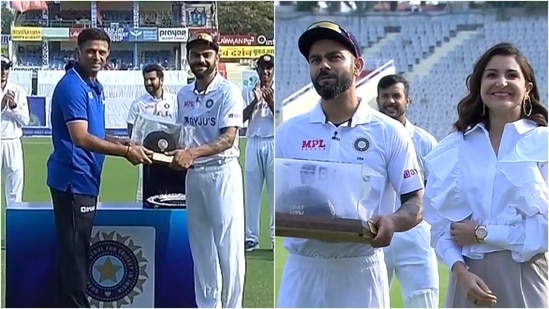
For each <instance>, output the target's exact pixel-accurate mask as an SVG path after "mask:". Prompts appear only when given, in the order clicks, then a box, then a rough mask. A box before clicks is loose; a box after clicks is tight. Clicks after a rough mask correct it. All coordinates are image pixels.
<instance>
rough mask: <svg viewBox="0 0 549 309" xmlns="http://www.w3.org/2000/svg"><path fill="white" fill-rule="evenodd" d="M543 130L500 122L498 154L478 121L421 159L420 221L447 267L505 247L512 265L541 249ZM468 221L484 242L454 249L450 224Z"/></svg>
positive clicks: (544, 186)
mask: <svg viewBox="0 0 549 309" xmlns="http://www.w3.org/2000/svg"><path fill="white" fill-rule="evenodd" d="M548 135H549V134H548V128H547V127H537V125H536V124H535V123H534V122H532V121H530V120H525V119H522V120H518V121H516V122H513V123H509V124H507V125H505V127H504V130H503V136H502V138H501V143H500V146H499V151H498V155H497V156H496V154H495V152H494V150H493V148H492V144H491V142H490V137H489V133H488V131H487V130H486V128H485V126H484V124H478V125H476V126H475V127H473V128H472V129H471V130H469V131H467V132H466V133H465V135H463V134H461V133H458V132H454V133H452V134H450V135H449V136H447V137H446V138H444V139H443V140H442V141H441V142H440V143H439V144H438V146H437V147H435V149H433V151H432V152H431V153H430V154H428V155H427V157H426V158H425V164H426V166H427V169H428V170H429V178H428V179H427V188H426V190H425V195H424V203H423V204H424V211H423V213H424V218H425V220H426V221H427V222H428V223H430V224H431V233H432V235H431V238H432V239H431V245H432V246H433V247H434V248H435V251H436V253H437V255H438V256H439V257H441V258H442V259H443V261H444V262H445V263H446V265H448V267H450V268H451V267H452V266H453V265H454V263H456V262H459V261H461V262H463V261H464V258H463V257H464V256H465V257H469V258H471V259H482V258H483V257H484V254H485V253H489V252H496V251H502V250H510V251H511V254H512V257H513V259H514V260H515V261H517V262H525V261H528V260H529V259H530V258H532V257H533V256H534V255H536V254H538V253H540V252H547V249H548V247H547V241H548V239H547V211H548V209H547V204H548V202H549V199H548V195H549V192H548V188H547V174H548V172H547V168H548V164H547V161H548V158H547V157H548V150H547V147H548V141H547V139H548ZM464 219H472V220H474V221H476V222H477V223H478V224H481V225H485V226H486V227H487V230H488V235H487V237H486V239H485V242H484V244H475V245H471V246H465V247H459V246H458V245H456V244H455V243H454V242H453V241H452V239H451V235H450V224H451V223H452V222H459V221H462V220H464Z"/></svg>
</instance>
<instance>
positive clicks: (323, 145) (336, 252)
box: [275, 102, 423, 257]
mask: <svg viewBox="0 0 549 309" xmlns="http://www.w3.org/2000/svg"><path fill="white" fill-rule="evenodd" d="M275 149H276V150H275V157H276V158H292V159H311V160H326V161H333V162H346V163H355V164H361V165H366V166H368V167H370V168H371V169H373V170H375V171H376V172H377V173H379V174H380V175H381V177H382V181H381V183H378V187H376V189H377V191H378V192H380V195H379V197H378V198H379V199H378V200H372V201H371V203H372V204H371V205H372V206H371V207H369V208H368V209H369V210H368V211H369V212H370V214H374V213H376V212H378V211H380V212H382V213H389V212H391V213H392V212H394V211H396V209H395V204H396V200H397V198H398V196H397V194H398V195H402V194H406V193H410V192H414V191H417V190H419V189H422V188H423V179H422V177H421V175H420V174H419V173H418V168H419V167H418V163H417V159H416V153H415V150H414V146H413V143H412V139H411V138H410V134H408V132H407V131H406V129H405V128H404V126H403V125H402V124H401V123H400V122H398V121H396V120H394V119H392V118H390V117H388V116H386V115H383V114H382V113H380V112H378V111H376V110H374V109H373V108H371V107H370V106H369V105H368V104H366V102H362V103H361V104H360V105H359V107H358V109H357V111H356V112H355V114H354V115H353V117H352V119H351V120H350V121H348V122H347V123H346V124H342V125H340V126H339V127H336V126H335V125H333V124H332V123H329V122H327V121H326V116H325V114H324V112H323V110H322V107H321V105H320V104H317V105H316V107H315V108H314V109H313V110H312V111H311V112H309V113H306V114H303V115H299V116H296V117H294V118H291V119H289V120H288V121H286V122H283V123H282V124H281V125H280V126H279V127H278V128H277V130H276V133H275ZM395 191H396V192H395ZM380 209H381V210H380ZM336 212H337V210H336ZM284 245H285V248H286V249H287V250H288V252H290V253H292V254H298V255H305V256H319V257H334V256H344V257H357V256H369V255H371V254H373V253H374V252H375V250H377V249H374V248H373V247H371V246H369V245H366V244H355V243H327V242H323V241H318V240H313V239H297V238H286V239H285V241H284Z"/></svg>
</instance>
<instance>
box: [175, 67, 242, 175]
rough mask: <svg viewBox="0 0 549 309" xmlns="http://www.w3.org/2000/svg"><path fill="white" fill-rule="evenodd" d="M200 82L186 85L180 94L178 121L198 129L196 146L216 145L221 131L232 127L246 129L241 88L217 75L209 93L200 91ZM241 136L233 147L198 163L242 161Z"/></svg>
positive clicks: (209, 86)
mask: <svg viewBox="0 0 549 309" xmlns="http://www.w3.org/2000/svg"><path fill="white" fill-rule="evenodd" d="M195 89H196V81H195V82H194V83H191V84H188V85H185V86H183V88H181V89H180V90H179V92H178V93H177V104H178V106H179V117H178V120H177V121H178V122H179V123H183V124H186V125H191V126H193V127H195V128H196V131H195V136H194V139H193V143H192V147H193V148H194V147H198V146H201V145H205V144H208V143H211V142H214V141H215V140H216V139H218V138H219V137H220V136H221V134H222V133H221V130H222V129H224V128H228V127H237V128H242V114H243V111H244V100H243V98H242V94H241V92H240V89H238V87H237V86H236V85H235V84H233V83H231V82H230V81H228V80H227V79H226V78H224V77H223V76H222V75H221V74H219V73H218V74H217V75H216V76H215V78H214V79H213V81H212V82H211V83H210V85H208V88H207V89H206V90H205V91H202V92H198V91H196V90H195ZM238 142H239V139H238V134H237V136H236V138H235V139H234V143H233V145H232V147H231V148H229V149H227V150H225V151H223V152H221V153H218V154H215V155H213V156H209V157H204V158H198V159H196V160H195V163H198V164H200V163H205V162H207V161H210V160H214V159H221V158H238V157H239V156H240V150H239V148H238Z"/></svg>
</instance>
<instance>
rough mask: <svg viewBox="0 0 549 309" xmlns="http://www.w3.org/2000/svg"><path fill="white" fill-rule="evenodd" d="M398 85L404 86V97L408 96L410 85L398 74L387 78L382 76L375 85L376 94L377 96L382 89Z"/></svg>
mask: <svg viewBox="0 0 549 309" xmlns="http://www.w3.org/2000/svg"><path fill="white" fill-rule="evenodd" d="M398 83H401V84H403V85H404V90H405V93H404V94H405V95H406V96H408V94H409V92H410V84H409V83H408V81H407V80H406V79H405V78H404V77H402V76H401V75H398V74H391V75H387V76H383V77H382V78H381V79H380V80H379V82H378V83H377V93H378V94H379V91H380V90H382V89H387V88H389V87H391V86H393V85H396V84H398Z"/></svg>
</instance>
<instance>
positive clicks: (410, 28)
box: [275, 11, 548, 139]
mask: <svg viewBox="0 0 549 309" xmlns="http://www.w3.org/2000/svg"><path fill="white" fill-rule="evenodd" d="M283 14H285V13H283V12H281V13H280V14H279V13H278V12H277V23H276V24H275V28H276V33H284V34H285V35H284V36H280V37H277V45H276V46H277V47H276V54H277V56H278V58H279V59H282V60H281V61H279V64H280V65H279V66H277V68H276V70H277V76H278V82H277V84H276V87H277V89H276V91H277V101H278V100H284V99H285V98H287V97H289V96H291V95H292V94H294V93H296V92H297V91H298V90H300V89H302V88H303V87H305V86H307V85H308V84H310V77H309V72H308V68H307V65H306V63H305V62H304V59H303V56H302V55H301V54H300V53H299V51H298V48H297V39H298V37H299V35H300V34H301V32H302V31H303V30H304V29H306V27H307V26H309V25H310V24H311V23H313V22H315V21H319V20H332V21H334V22H336V23H339V24H341V25H342V26H343V27H345V28H346V29H348V30H349V31H350V32H351V33H353V34H354V35H355V37H356V38H357V40H358V41H359V42H360V43H361V45H362V49H363V56H364V58H365V59H366V69H367V70H368V71H372V70H374V69H376V67H378V66H379V63H385V62H387V61H389V60H393V61H394V65H395V67H396V70H397V72H398V73H400V74H404V76H405V77H406V78H407V79H408V80H409V81H410V84H411V98H412V100H413V102H414V103H413V104H412V106H411V108H410V110H409V112H408V115H409V118H410V119H411V120H412V121H413V122H414V123H417V124H418V125H419V126H421V127H423V128H425V129H427V130H428V131H429V132H431V133H432V134H433V135H434V136H435V137H436V138H437V139H441V138H442V137H444V136H446V135H447V134H448V133H449V132H450V130H451V124H452V123H453V121H454V120H455V118H456V106H457V103H458V101H459V99H460V98H461V97H462V96H463V95H464V94H465V93H466V84H465V80H466V77H467V75H468V74H470V73H471V72H472V68H473V65H474V62H475V61H476V60H477V58H478V57H479V56H480V55H481V54H482V52H484V51H485V50H486V49H488V48H489V47H490V46H492V45H494V44H496V43H498V42H502V41H506V42H511V43H514V44H516V45H517V46H518V47H519V49H521V51H522V52H523V53H524V54H525V55H526V57H527V58H528V59H529V60H530V62H531V63H532V65H533V67H534V69H535V73H536V78H537V81H538V83H539V84H540V85H541V87H540V91H541V93H540V95H541V97H542V98H543V99H542V100H543V103H544V104H545V105H547V97H548V92H547V87H546V86H547V83H548V80H547V78H548V75H547V71H548V70H547V67H548V64H547V43H548V42H547V15H545V16H521V14H517V15H515V16H513V17H512V18H511V19H510V20H506V21H501V20H498V18H497V14H496V13H495V12H492V13H490V12H474V11H470V12H460V13H449V12H429V13H425V12H422V13H397V14H395V13H390V12H388V13H383V14H376V13H374V14H367V15H366V16H361V18H358V17H353V16H349V15H320V14H315V15H305V16H303V13H301V16H299V17H296V16H295V14H288V16H287V17H285V16H284V15H283ZM281 15H282V16H281ZM290 15H293V16H294V17H290ZM296 101H298V100H296ZM297 104H299V103H297Z"/></svg>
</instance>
